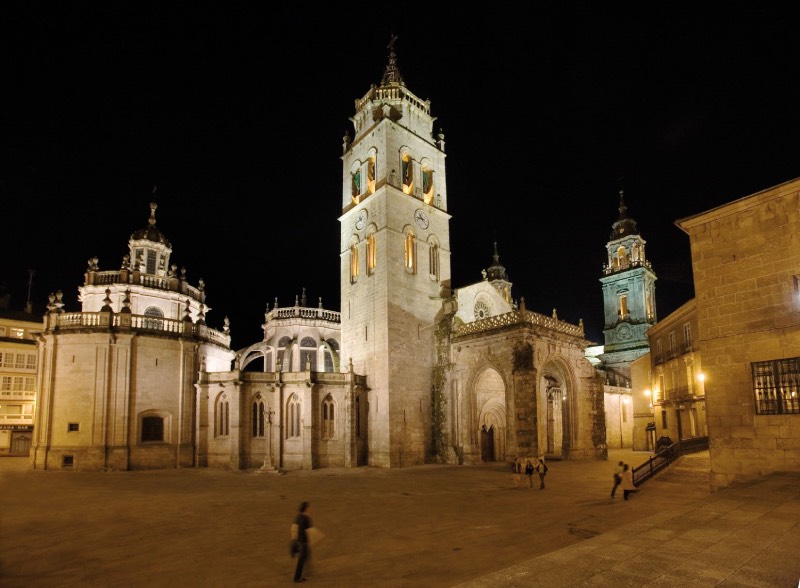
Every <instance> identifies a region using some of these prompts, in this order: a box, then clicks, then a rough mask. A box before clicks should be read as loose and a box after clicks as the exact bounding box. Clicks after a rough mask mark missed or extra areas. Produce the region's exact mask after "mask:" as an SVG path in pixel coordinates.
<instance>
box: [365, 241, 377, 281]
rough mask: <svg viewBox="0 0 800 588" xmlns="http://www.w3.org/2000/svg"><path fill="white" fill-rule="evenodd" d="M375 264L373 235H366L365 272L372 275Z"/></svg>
mask: <svg viewBox="0 0 800 588" xmlns="http://www.w3.org/2000/svg"><path fill="white" fill-rule="evenodd" d="M376 265H377V258H376V251H375V235H369V236H368V237H367V274H368V275H372V273H373V272H374V271H375V266H376Z"/></svg>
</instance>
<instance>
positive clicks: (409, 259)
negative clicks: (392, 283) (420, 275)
mask: <svg viewBox="0 0 800 588" xmlns="http://www.w3.org/2000/svg"><path fill="white" fill-rule="evenodd" d="M403 244H404V251H403V255H404V261H405V266H406V271H409V272H414V271H416V267H417V251H416V243H415V239H414V231H411V230H408V231H407V232H406V238H405V240H404V241H403Z"/></svg>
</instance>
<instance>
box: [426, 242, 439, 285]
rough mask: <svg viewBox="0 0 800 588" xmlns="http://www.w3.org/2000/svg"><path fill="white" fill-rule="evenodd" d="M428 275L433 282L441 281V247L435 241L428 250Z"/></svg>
mask: <svg viewBox="0 0 800 588" xmlns="http://www.w3.org/2000/svg"><path fill="white" fill-rule="evenodd" d="M428 273H429V275H430V277H431V279H432V280H437V281H438V280H439V245H437V244H436V242H435V241H433V242H431V243H430V245H429V248H428Z"/></svg>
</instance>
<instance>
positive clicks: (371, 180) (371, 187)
mask: <svg viewBox="0 0 800 588" xmlns="http://www.w3.org/2000/svg"><path fill="white" fill-rule="evenodd" d="M376 161H377V159H376V157H375V151H374V150H373V151H372V154H371V155H370V157H369V159H367V194H372V193H374V192H375V178H376V177H377V171H378V170H377V163H376Z"/></svg>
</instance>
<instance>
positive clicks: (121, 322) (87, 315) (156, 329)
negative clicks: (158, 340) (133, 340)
mask: <svg viewBox="0 0 800 588" xmlns="http://www.w3.org/2000/svg"><path fill="white" fill-rule="evenodd" d="M44 326H45V332H51V331H54V330H56V329H57V330H59V331H61V332H64V331H70V330H86V329H109V328H113V329H131V330H134V331H141V332H151V333H167V334H171V335H180V336H185V337H197V338H199V339H201V340H204V341H208V342H211V343H216V344H218V345H221V346H223V347H226V348H228V349H230V344H231V336H230V335H229V334H228V333H221V332H220V331H217V330H215V329H212V328H210V327H208V326H207V325H204V324H197V323H193V322H191V321H184V320H176V319H167V318H161V317H152V316H144V315H137V314H130V313H125V312H118V313H114V312H62V313H58V312H51V313H49V314H47V315H45V319H44Z"/></svg>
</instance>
